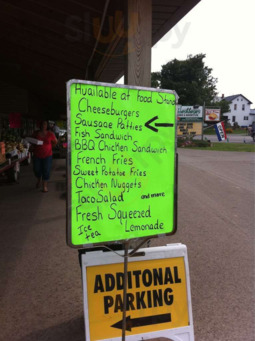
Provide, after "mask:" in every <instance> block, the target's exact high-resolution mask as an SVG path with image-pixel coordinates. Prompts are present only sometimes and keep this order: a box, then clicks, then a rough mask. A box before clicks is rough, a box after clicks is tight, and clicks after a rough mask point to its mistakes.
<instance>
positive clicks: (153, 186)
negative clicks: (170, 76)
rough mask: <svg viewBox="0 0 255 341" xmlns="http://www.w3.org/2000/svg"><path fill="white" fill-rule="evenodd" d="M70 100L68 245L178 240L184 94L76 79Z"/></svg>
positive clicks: (71, 85)
mask: <svg viewBox="0 0 255 341" xmlns="http://www.w3.org/2000/svg"><path fill="white" fill-rule="evenodd" d="M67 100H68V153H67V154H68V156H67V157H68V160H67V163H68V201H67V205H68V207H67V213H68V219H67V242H68V245H70V246H72V247H83V248H86V247H91V245H92V244H93V245H94V244H101V243H104V244H105V243H108V244H110V243H116V242H120V241H124V240H130V239H137V238H142V237H150V236H151V237H152V236H158V235H162V234H172V233H174V232H175V230H176V226H175V216H176V200H175V195H176V181H175V179H176V102H177V95H176V93H175V92H174V91H170V90H161V89H160V90H159V89H150V88H141V87H131V86H123V85H116V84H107V83H96V82H85V81H80V80H71V81H69V82H68V83H67Z"/></svg>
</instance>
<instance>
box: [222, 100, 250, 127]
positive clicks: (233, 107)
mask: <svg viewBox="0 0 255 341" xmlns="http://www.w3.org/2000/svg"><path fill="white" fill-rule="evenodd" d="M222 99H225V100H226V101H227V102H229V106H230V111H229V112H226V113H225V114H223V116H225V117H227V118H228V122H229V123H230V124H231V125H232V126H233V125H234V123H235V122H236V123H237V124H238V125H239V126H240V127H248V126H249V125H251V124H252V122H253V121H255V115H254V109H251V108H250V105H251V104H252V102H251V101H249V100H248V99H247V98H246V97H244V96H243V95H242V94H239V95H233V96H227V97H224V98H222Z"/></svg>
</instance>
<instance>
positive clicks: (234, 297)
mask: <svg viewBox="0 0 255 341" xmlns="http://www.w3.org/2000/svg"><path fill="white" fill-rule="evenodd" d="M179 153H180V167H179V169H180V171H179V214H178V219H179V227H178V231H177V233H176V235H174V236H172V237H168V238H159V239H154V240H153V241H152V245H155V246H156V245H165V244H167V243H175V242H182V243H184V244H186V245H187V247H188V253H189V264H190V273H191V290H192V303H193V315H194V316H193V317H194V324H195V336H196V340H197V341H210V340H214V341H216V340H217V341H230V340H231V341H240V340H246V341H253V340H254V335H253V332H254V330H253V317H254V315H255V314H254V275H253V274H254V272H253V271H254V215H253V208H254V154H253V153H235V152H231V153H228V152H207V151H197V150H179ZM64 175H65V162H64V160H56V161H55V162H54V169H53V176H52V180H51V182H50V184H49V189H50V192H49V193H47V194H44V193H41V192H39V191H38V190H36V189H35V188H34V179H33V176H32V170H31V168H24V167H22V175H21V179H20V183H19V184H18V185H7V184H5V183H2V182H0V212H1V215H0V217H1V224H0V233H1V239H0V267H1V282H0V293H1V296H2V297H1V304H0V309H1V314H0V318H1V321H0V324H1V333H0V340H4V341H5V340H10V341H35V340H40V341H46V340H47V341H58V340H60V341H70V340H72V341H80V340H84V328H83V303H82V288H81V277H80V268H79V265H78V261H77V251H75V250H72V249H70V248H68V247H67V246H66V245H65V178H64Z"/></svg>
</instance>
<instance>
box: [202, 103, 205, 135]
mask: <svg viewBox="0 0 255 341" xmlns="http://www.w3.org/2000/svg"><path fill="white" fill-rule="evenodd" d="M204 121H205V102H204V105H203V114H202V141H203V139H204Z"/></svg>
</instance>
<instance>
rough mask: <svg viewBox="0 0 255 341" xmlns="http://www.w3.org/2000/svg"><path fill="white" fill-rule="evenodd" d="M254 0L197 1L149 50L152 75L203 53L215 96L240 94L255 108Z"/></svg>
mask: <svg viewBox="0 0 255 341" xmlns="http://www.w3.org/2000/svg"><path fill="white" fill-rule="evenodd" d="M254 15H255V0H242V1H240V0H201V1H200V3H198V5H197V6H195V7H194V8H193V10H192V11H190V12H189V13H188V14H187V15H186V16H185V17H184V18H183V19H182V20H181V21H180V22H179V23H178V24H177V25H176V26H175V27H174V28H173V29H172V30H171V31H170V32H168V34H166V35H165V36H164V37H163V38H162V39H161V40H160V41H159V42H158V43H157V44H156V45H155V46H154V47H153V49H152V71H160V70H161V65H163V64H165V63H167V62H168V61H170V60H172V59H174V58H176V59H180V60H183V59H186V58H187V56H188V55H189V54H192V55H196V54H198V53H205V54H206V59H205V64H206V66H208V67H210V68H212V69H213V71H212V75H213V77H215V78H217V79H218V83H217V90H218V93H219V95H220V96H221V94H224V95H225V96H230V95H235V94H240V93H241V94H243V95H244V96H245V97H247V98H248V99H249V100H250V101H251V102H253V104H252V105H251V107H252V108H254V107H255V66H254V64H255V63H254V60H255V54H254V41H255V37H254V36H255V34H254V33H255V23H254Z"/></svg>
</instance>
